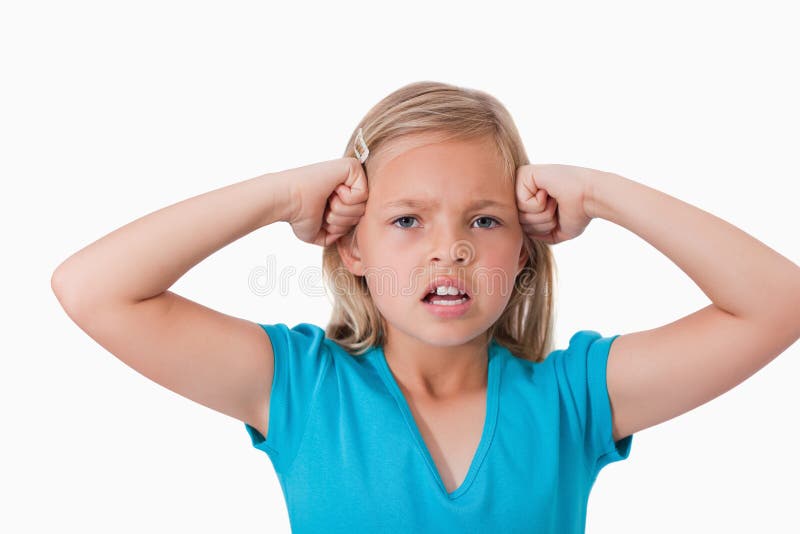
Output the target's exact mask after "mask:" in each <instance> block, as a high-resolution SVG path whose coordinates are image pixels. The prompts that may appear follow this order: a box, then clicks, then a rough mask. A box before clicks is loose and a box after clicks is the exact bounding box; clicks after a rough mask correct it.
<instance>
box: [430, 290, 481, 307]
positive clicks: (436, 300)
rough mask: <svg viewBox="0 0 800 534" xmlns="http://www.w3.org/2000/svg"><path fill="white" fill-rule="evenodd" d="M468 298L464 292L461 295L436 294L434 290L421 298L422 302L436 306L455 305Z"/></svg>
mask: <svg viewBox="0 0 800 534" xmlns="http://www.w3.org/2000/svg"><path fill="white" fill-rule="evenodd" d="M468 300H470V297H469V295H467V294H466V293H464V294H461V295H437V294H436V292H433V293H428V294H427V295H425V296H424V297H423V298H422V302H425V303H427V304H432V305H436V306H457V305H459V304H463V303H465V302H467V301H468Z"/></svg>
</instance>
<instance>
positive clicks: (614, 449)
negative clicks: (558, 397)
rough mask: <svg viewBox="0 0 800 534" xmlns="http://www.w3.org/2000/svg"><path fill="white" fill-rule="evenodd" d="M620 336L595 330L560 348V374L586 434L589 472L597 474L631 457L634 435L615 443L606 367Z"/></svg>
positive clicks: (564, 389) (557, 360) (577, 420)
mask: <svg viewBox="0 0 800 534" xmlns="http://www.w3.org/2000/svg"><path fill="white" fill-rule="evenodd" d="M617 337H619V335H615V336H610V337H602V336H601V335H600V333H598V332H595V331H593V330H580V331H578V332H576V333H575V334H573V335H572V337H571V338H570V340H569V347H568V348H567V349H566V350H565V351H557V352H558V354H557V356H558V357H557V358H556V360H555V366H556V373H557V376H558V379H559V382H560V384H561V385H562V386H563V387H562V390H563V392H564V393H565V396H566V397H567V399H566V400H568V404H569V405H571V408H572V410H571V411H572V414H573V415H574V416H575V422H576V424H577V425H578V428H579V432H580V433H581V435H582V436H583V443H584V447H585V449H586V451H585V452H586V461H587V468H588V469H589V472H590V473H591V474H592V475H593V476H596V475H597V473H598V472H599V471H600V470H601V469H602V468H603V467H605V466H606V465H608V464H610V463H612V462H617V461H620V460H624V459H626V458H627V457H628V455H629V454H630V451H631V445H632V444H633V434H631V435H629V436H626V437H624V438H622V439H620V440H619V441H617V442H615V441H614V439H613V437H612V435H613V432H612V425H611V423H612V420H611V417H612V414H611V401H610V400H609V396H608V383H607V381H606V366H607V363H608V354H609V351H610V350H611V344H612V343H613V342H614V339H616V338H617Z"/></svg>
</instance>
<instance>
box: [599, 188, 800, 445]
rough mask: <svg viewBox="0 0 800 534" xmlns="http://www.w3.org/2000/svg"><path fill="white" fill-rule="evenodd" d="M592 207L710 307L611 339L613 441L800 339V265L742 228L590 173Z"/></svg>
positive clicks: (692, 403) (720, 388)
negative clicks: (663, 259)
mask: <svg viewBox="0 0 800 534" xmlns="http://www.w3.org/2000/svg"><path fill="white" fill-rule="evenodd" d="M585 210H586V213H587V215H589V216H590V217H592V218H594V217H599V218H602V219H606V220H608V221H611V222H613V223H616V224H619V225H620V226H623V227H624V228H626V229H628V230H630V231H631V232H633V233H635V234H636V235H638V236H639V237H641V238H642V239H644V240H645V241H647V242H648V243H650V244H651V245H652V246H653V247H655V248H656V249H658V250H659V251H661V252H662V253H663V254H665V255H666V256H667V257H668V258H669V259H671V260H672V261H673V262H674V263H675V264H676V265H677V266H678V267H680V268H681V270H683V271H684V272H685V273H686V274H687V275H689V277H690V278H691V279H692V280H693V281H694V282H695V283H696V284H697V285H698V286H699V287H700V289H701V290H702V291H703V292H704V293H705V294H706V295H707V296H708V297H709V298H710V299H711V301H712V304H710V305H709V306H707V307H705V308H702V309H700V310H698V311H696V312H694V313H692V314H690V315H687V316H685V317H683V318H680V319H678V320H676V321H674V322H672V323H669V324H667V325H664V326H662V327H660V328H654V329H651V330H646V331H642V332H634V333H631V334H627V335H622V336H619V337H618V338H617V339H616V340H615V341H614V343H613V344H612V346H611V351H610V353H609V360H608V370H607V381H608V392H609V397H610V400H611V405H612V413H613V416H612V418H613V421H614V425H613V426H614V439H615V440H618V439H621V438H623V437H625V436H628V435H630V434H632V433H634V432H637V431H639V430H641V429H644V428H647V427H650V426H653V425H656V424H658V423H661V422H663V421H666V420H668V419H671V418H673V417H675V416H677V415H680V414H682V413H684V412H686V411H689V410H691V409H693V408H695V407H697V406H700V405H702V404H704V403H706V402H708V401H709V400H711V399H713V398H715V397H717V396H719V395H720V394H722V393H724V392H726V391H728V390H730V389H731V388H733V387H734V386H736V385H738V384H739V383H741V382H743V381H744V380H745V379H747V378H748V377H750V376H751V375H753V374H754V373H755V372H756V371H758V370H759V369H761V368H762V367H764V366H765V365H766V364H767V363H769V362H770V361H772V360H773V359H774V358H775V357H777V356H778V355H779V354H780V353H782V352H783V351H784V350H786V349H787V348H788V347H789V346H791V345H792V344H793V343H794V342H795V341H796V340H797V339H798V338H799V337H800V315H798V313H797V310H798V309H800V268H798V266H797V265H795V264H794V263H792V262H791V261H789V260H788V259H787V258H785V257H784V256H782V255H780V254H779V253H777V252H776V251H774V250H772V249H771V248H769V247H767V246H766V245H765V244H764V243H762V242H760V241H758V240H756V239H754V238H753V237H751V236H750V235H748V234H747V233H745V232H743V231H742V230H740V229H738V228H736V227H735V226H733V225H731V224H729V223H727V222H725V221H724V220H722V219H720V218H718V217H716V216H714V215H711V214H710V213H707V212H705V211H703V210H701V209H698V208H696V207H694V206H692V205H690V204H687V203H685V202H683V201H681V200H678V199H676V198H674V197H671V196H669V195H667V194H665V193H662V192H660V191H657V190H655V189H652V188H650V187H647V186H645V185H642V184H639V183H637V182H634V181H632V180H628V179H626V178H624V177H622V176H619V175H615V174H610V173H598V174H595V175H593V179H592V180H591V181H590V185H589V189H588V193H587V198H586V203H585Z"/></svg>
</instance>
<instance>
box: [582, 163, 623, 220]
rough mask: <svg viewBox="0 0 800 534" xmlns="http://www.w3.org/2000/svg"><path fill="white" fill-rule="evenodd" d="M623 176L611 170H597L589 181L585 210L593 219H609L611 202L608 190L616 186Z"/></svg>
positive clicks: (584, 201) (584, 203) (584, 200)
mask: <svg viewBox="0 0 800 534" xmlns="http://www.w3.org/2000/svg"><path fill="white" fill-rule="evenodd" d="M623 179H624V178H622V176H620V175H618V174H614V173H611V172H603V171H597V172H594V173H592V174H591V175H590V177H589V180H588V181H587V187H586V194H585V195H584V199H583V211H584V212H585V213H586V215H587V216H588V217H589V218H591V219H607V218H608V209H609V207H610V206H609V204H608V202H607V201H606V199H608V198H609V197H608V191H609V190H610V189H611V188H613V187H614V184H615V183H616V182H618V181H619V180H623Z"/></svg>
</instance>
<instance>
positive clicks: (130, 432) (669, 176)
mask: <svg viewBox="0 0 800 534" xmlns="http://www.w3.org/2000/svg"><path fill="white" fill-rule="evenodd" d="M791 5H792V4H791V3H789V2H758V3H756V2H750V3H744V2H737V3H732V2H713V3H709V2H670V3H662V4H661V5H659V6H654V5H649V3H644V2H633V1H631V2H598V3H593V4H590V3H586V4H576V3H572V2H558V3H555V2H547V3H541V5H538V6H536V5H535V4H533V3H527V4H526V6H525V7H522V4H521V3H512V2H500V1H497V2H492V3H486V2H482V3H465V2H457V3H456V2H447V3H435V2H429V1H427V2H409V1H406V2H403V3H399V2H396V3H392V4H389V3H386V4H379V3H376V2H335V3H327V4H323V3H319V4H309V3H302V2H296V3H289V2H281V3H278V2H273V3H270V4H269V5H268V4H267V3H257V2H224V3H223V2H218V3H209V2H197V1H195V2H165V1H159V2H144V1H139V2H135V3H134V2H130V3H120V2H113V3H112V2H34V1H29V2H24V3H22V2H18V3H16V5H13V6H12V5H10V3H8V4H3V7H2V10H1V11H0V45H2V46H0V54H2V73H3V78H4V82H3V83H2V85H0V91H2V101H1V102H2V103H1V104H0V105H1V106H2V108H1V109H0V114H1V118H0V121H1V122H2V124H1V125H0V128H1V129H2V130H1V131H0V135H2V149H1V150H0V153H2V156H1V157H0V165H1V166H2V168H1V169H0V172H1V176H2V183H3V195H2V198H3V202H2V204H3V210H2V215H1V217H2V232H3V242H4V249H5V251H4V254H3V256H4V259H3V272H4V276H3V277H2V295H3V298H2V313H3V324H4V329H3V330H4V336H3V337H4V344H3V349H2V352H3V357H2V370H1V371H0V381H2V383H1V384H0V395H1V396H2V398H0V401H2V402H0V406H1V408H0V409H2V421H3V427H4V428H3V436H4V437H3V438H2V440H0V446H1V447H2V455H0V472H2V473H3V475H2V476H1V477H0V479H2V482H0V490H1V491H2V494H3V495H2V502H3V506H2V508H3V513H2V514H0V530H2V531H5V532H44V531H46V530H49V529H52V530H55V531H58V532H145V531H147V532H193V533H201V532H236V531H260V532H288V531H289V523H288V517H287V514H286V507H285V504H284V501H283V496H282V494H281V490H280V486H279V485H278V481H277V478H276V476H275V474H274V471H273V469H272V465H271V464H270V463H269V460H268V458H267V456H266V455H265V454H264V453H263V452H261V451H259V450H256V449H253V448H252V447H251V445H250V439H249V436H248V435H247V434H246V432H245V429H244V425H243V423H241V422H240V421H238V420H235V419H233V418H231V417H228V416H226V415H222V414H220V413H217V412H214V411H212V410H210V409H208V408H206V407H204V406H202V405H200V404H198V403H195V402H193V401H190V400H188V399H186V398H183V397H181V396H179V395H177V394H175V393H173V392H171V391H169V390H167V389H165V388H163V387H161V386H159V385H157V384H156V383H154V382H152V381H150V380H149V379H147V378H144V377H143V376H141V375H139V374H137V373H136V372H135V371H133V370H132V369H131V368H129V367H127V366H126V365H124V364H123V363H121V362H120V361H119V360H117V359H116V358H115V357H114V356H113V355H112V354H110V353H109V352H108V351H106V350H105V349H103V348H102V347H101V346H100V345H98V344H97V343H96V342H95V341H93V340H92V339H91V338H90V337H89V336H87V335H86V334H85V333H84V332H83V331H82V330H81V329H80V328H79V327H78V326H77V325H75V324H74V323H73V322H72V321H71V320H70V319H69V317H68V316H67V315H66V314H65V313H64V311H63V309H62V308H61V307H60V306H59V304H58V302H57V300H56V298H55V296H54V295H53V294H52V291H51V288H50V276H51V274H52V272H53V270H54V269H55V268H56V267H57V266H58V264H59V263H60V262H61V261H63V260H64V259H65V258H66V257H68V256H69V255H70V254H72V253H73V252H75V251H77V250H78V249H80V248H82V247H84V246H86V245H88V244H89V243H91V242H92V241H94V240H96V239H98V238H99V237H101V236H103V235H105V234H107V233H109V232H111V231H113V230H115V229H117V228H119V227H120V226H122V225H124V224H126V223H128V222H130V221H132V220H134V219H136V218H138V217H141V216H143V215H145V214H148V213H150V212H152V211H155V210H157V209H159V208H162V207H165V206H167V205H169V204H172V203H175V202H178V201H180V200H182V199H185V198H188V197H191V196H194V195H197V194H200V193H203V192H206V191H209V190H211V189H215V188H218V187H222V186H224V185H227V184H230V183H233V182H238V181H241V180H244V179H248V178H252V177H254V176H257V175H260V174H263V173H265V172H274V171H279V170H283V169H287V168H291V167H297V166H301V165H305V164H308V163H312V162H315V161H321V160H326V159H332V158H336V157H341V156H342V155H343V151H344V149H345V145H346V142H347V139H348V137H349V135H350V133H351V132H352V130H353V128H354V126H355V125H356V124H357V122H358V121H359V120H360V118H361V117H362V116H363V115H364V114H365V113H366V112H367V111H368V110H369V108H370V107H372V106H373V105H374V104H375V103H376V102H377V101H378V100H380V99H381V98H383V97H384V96H386V95H387V94H388V93H390V92H391V91H394V90H395V89H397V88H399V87H400V86H402V85H405V84H407V83H410V82H412V81H418V80H436V81H444V82H448V83H454V84H457V85H462V86H465V87H472V88H478V89H482V90H485V91H487V92H489V93H491V94H493V95H494V96H496V97H497V98H499V99H500V100H501V102H503V103H504V104H505V105H506V106H507V107H508V109H509V110H510V111H511V113H512V115H513V116H514V119H515V121H516V123H517V125H518V127H519V129H520V131H521V133H522V135H523V139H524V141H525V143H526V147H527V150H528V154H529V156H530V158H531V160H532V162H534V163H568V164H574V165H582V166H587V167H593V168H598V169H604V170H608V171H611V172H615V173H618V174H621V175H623V176H626V177H628V178H631V179H633V180H636V181H639V182H641V183H644V184H647V185H649V186H651V187H654V188H657V189H659V190H661V191H664V192H666V193H668V194H670V195H673V196H675V197H678V198H680V199H682V200H685V201H687V202H690V203H692V204H694V205H695V206H698V207H701V208H702V209H704V210H706V211H709V212H711V213H713V214H715V215H717V216H720V217H722V218H724V219H725V220H727V221H730V222H731V223H733V224H735V225H736V226H738V227H739V228H741V229H742V230H744V231H746V232H748V233H750V234H751V235H753V236H755V237H757V238H758V239H760V240H761V241H763V242H764V243H766V244H767V245H769V246H770V247H772V248H774V249H775V250H777V251H779V252H780V253H782V254H783V255H784V256H786V257H788V258H789V259H791V260H792V261H794V262H795V263H798V261H800V242H799V241H798V238H797V230H798V224H797V207H796V206H797V198H798V195H797V193H798V191H799V190H800V188H798V185H797V184H798V179H799V178H800V176H799V175H800V164H799V163H798V160H797V149H798V146H800V143H799V142H798V141H799V140H798V137H799V136H798V122H800V106H799V105H798V98H797V95H798V94H800V84H799V83H798V79H797V52H796V51H797V50H798V49H800V34H798V32H797V17H796V16H795V15H794V14H793V13H794V12H793V11H792V7H790V6H791ZM664 224H665V225H669V224H670V222H669V221H664ZM687 238H691V236H687ZM710 246H713V244H711V245H710ZM554 251H555V254H556V258H557V261H558V268H559V274H560V277H559V281H560V285H559V287H558V292H559V294H558V329H557V340H558V343H557V345H558V346H559V347H565V346H566V342H567V340H568V339H569V337H570V335H571V334H572V333H573V332H574V331H576V330H578V329H584V328H588V329H594V330H597V331H599V332H601V333H602V334H603V335H613V334H617V333H627V332H632V331H637V330H643V329H648V328H653V327H656V326H660V325H662V324H665V323H668V322H671V321H673V320H675V319H677V318H679V317H682V316H684V315H686V314H688V313H690V312H692V311H694V310H697V309H699V308H701V307H704V306H705V305H707V304H708V303H709V301H708V299H707V298H706V297H705V295H703V293H702V292H701V291H700V290H699V288H698V287H697V286H695V284H694V283H693V282H692V281H691V280H690V279H689V278H688V277H687V276H686V275H685V274H684V273H683V272H682V271H681V270H680V269H678V268H677V266H676V265H675V264H673V263H672V262H671V261H670V260H669V259H668V258H667V257H666V256H664V255H662V254H661V253H659V252H658V251H657V250H656V249H654V248H653V247H652V246H650V245H649V244H648V243H647V242H645V241H643V240H641V239H640V238H639V237H637V236H636V235H634V234H633V233H631V232H629V231H627V230H626V229H624V228H622V227H619V226H616V225H614V224H612V223H609V222H608V221H605V220H600V219H598V220H595V221H593V222H592V223H591V225H590V226H589V228H587V230H586V232H584V234H583V235H581V236H580V237H579V238H578V239H575V240H572V241H569V242H565V243H562V244H559V245H556V246H555V247H554ZM168 253H169V251H168V250H165V251H164V254H168ZM270 257H272V259H271V260H270V259H269V258H270ZM320 260H321V248H319V247H316V246H313V245H308V244H305V243H301V242H299V241H298V240H297V239H296V238H295V237H294V235H293V234H292V232H291V229H290V228H289V226H288V225H287V224H285V223H279V224H276V225H272V226H271V227H267V228H262V229H260V230H258V231H256V232H254V233H252V234H250V235H248V236H246V237H245V238H242V239H240V240H239V241H236V242H235V243H233V244H231V245H230V246H228V247H225V248H223V249H221V250H219V251H218V252H217V253H215V254H213V255H212V256H210V257H209V258H207V259H206V260H204V261H203V262H201V263H200V264H199V265H197V266H196V267H194V268H193V269H191V270H190V271H189V272H188V273H187V274H186V275H185V276H184V277H182V278H181V279H180V280H179V281H178V282H177V283H176V284H175V285H174V286H173V287H172V288H171V289H172V290H174V291H176V292H178V293H179V294H181V295H183V296H185V297H187V298H191V299H193V300H196V301H198V302H201V303H202V304H204V305H206V306H209V307H212V308H214V309H216V310H219V311H222V312H225V313H228V314H232V315H236V316H239V317H243V318H247V319H249V320H252V321H256V322H262V323H274V322H285V323H289V324H292V325H293V324H296V323H297V322H301V321H305V322H311V323H315V324H317V325H320V326H324V325H325V324H326V323H327V320H328V316H329V312H330V305H329V303H328V301H327V299H326V298H325V296H323V295H321V294H317V295H316V296H314V295H308V294H304V293H303V292H301V290H300V289H299V285H298V284H299V279H298V274H299V272H300V271H301V270H302V269H304V268H306V269H315V271H314V272H317V273H318V272H319V266H320ZM269 261H273V262H274V263H273V267H276V268H277V269H279V270H280V269H288V268H291V267H292V266H293V267H294V268H295V269H296V273H298V274H295V275H294V276H292V277H291V278H290V279H289V284H288V286H287V287H286V290H285V291H275V292H273V293H272V294H269V295H258V294H255V293H254V292H253V290H252V288H251V287H250V285H249V284H248V276H249V274H250V273H251V272H252V271H253V269H257V268H258V267H259V266H262V267H263V266H266V265H267V264H268V262H269ZM741 282H742V283H743V284H757V283H758V280H742V281H741ZM798 379H800V345H798V344H795V345H794V346H792V347H791V348H790V349H789V350H787V351H786V352H785V353H784V354H782V355H781V356H780V357H778V358H777V359H776V360H774V361H773V362H772V363H770V364H769V365H768V366H767V367H765V368H764V369H763V370H761V371H759V372H758V373H756V374H755V375H754V376H753V377H751V378H750V379H748V380H747V381H746V382H745V383H743V384H741V385H739V386H738V387H736V388H734V389H733V390H731V391H730V392H728V393H726V394H724V395H722V396H721V397H718V398H717V399H715V400H713V401H711V402H709V403H707V404H705V405H703V406H701V407H699V408H697V409H695V410H693V411H691V412H689V413H687V414H685V415H682V416H680V417H678V418H675V419H672V420H670V421H668V422H666V423H663V424H661V425H658V426H656V427H652V428H649V429H646V430H643V431H641V432H640V433H638V434H636V435H635V436H634V442H633V448H632V452H631V456H630V458H629V459H628V460H626V461H624V462H620V463H617V464H612V465H609V466H608V467H607V468H606V469H604V470H603V472H602V473H601V474H600V476H599V478H598V480H597V482H596V484H595V486H594V489H593V492H592V495H591V498H590V502H589V510H588V520H587V531H588V532H611V531H612V530H613V531H614V532H631V533H634V532H636V533H638V532H649V533H661V532H663V533H667V532H674V531H676V530H681V531H687V532H711V531H714V532H750V531H760V532H781V533H783V532H786V533H788V532H797V531H798V530H800V519H798V518H797V510H796V508H797V502H798V497H800V491H799V490H798V489H797V480H798V479H800V460H798V455H797V451H798V445H800V443H798V439H797V433H796V430H797V426H798V407H800V389H798V388H797V382H798ZM352 498H353V499H358V498H359V496H358V495H353V496H352Z"/></svg>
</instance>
